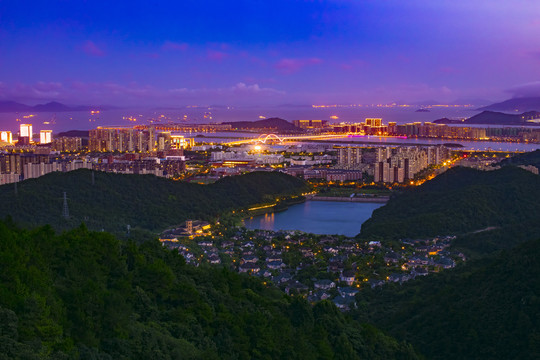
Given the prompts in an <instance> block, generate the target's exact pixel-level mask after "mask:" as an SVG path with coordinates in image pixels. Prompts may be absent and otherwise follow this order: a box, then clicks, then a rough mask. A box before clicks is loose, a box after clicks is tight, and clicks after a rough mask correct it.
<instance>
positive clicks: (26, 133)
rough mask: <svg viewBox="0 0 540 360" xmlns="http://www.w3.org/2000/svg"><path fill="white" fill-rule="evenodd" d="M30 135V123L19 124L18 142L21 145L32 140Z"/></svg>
mask: <svg viewBox="0 0 540 360" xmlns="http://www.w3.org/2000/svg"><path fill="white" fill-rule="evenodd" d="M32 136H33V133H32V124H21V126H20V128H19V140H18V142H19V143H20V144H21V145H29V144H30V143H31V142H32Z"/></svg>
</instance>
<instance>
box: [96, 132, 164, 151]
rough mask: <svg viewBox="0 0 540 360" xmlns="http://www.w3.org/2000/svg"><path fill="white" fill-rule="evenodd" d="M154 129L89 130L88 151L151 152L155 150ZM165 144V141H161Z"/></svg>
mask: <svg viewBox="0 0 540 360" xmlns="http://www.w3.org/2000/svg"><path fill="white" fill-rule="evenodd" d="M156 140H157V139H156V136H155V129H154V128H152V127H149V128H143V129H138V128H131V127H122V126H113V127H105V126H99V127H98V128H97V129H93V130H90V140H89V146H88V147H89V150H90V151H102V152H113V151H119V152H134V151H138V152H152V151H155V150H156ZM163 144H165V139H164V140H163Z"/></svg>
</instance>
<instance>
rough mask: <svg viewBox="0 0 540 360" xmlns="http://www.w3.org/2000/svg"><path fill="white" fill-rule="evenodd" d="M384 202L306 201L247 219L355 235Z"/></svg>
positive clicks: (252, 223) (253, 225) (273, 226)
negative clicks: (280, 210) (282, 209)
mask: <svg viewBox="0 0 540 360" xmlns="http://www.w3.org/2000/svg"><path fill="white" fill-rule="evenodd" d="M383 205H384V204H377V203H363V202H347V201H344V202H341V201H306V202H304V203H302V204H297V205H293V206H291V207H289V208H288V209H287V210H285V211H282V212H278V213H268V214H264V215H259V216H254V217H253V218H250V219H245V220H244V224H245V226H246V228H248V229H252V230H254V229H263V230H276V231H277V230H300V231H304V232H309V233H314V234H329V235H334V234H339V235H346V236H355V235H357V234H358V233H359V232H360V226H361V225H362V223H363V222H364V221H366V220H367V219H369V218H370V217H371V214H372V213H373V210H375V209H377V208H379V207H381V206H383Z"/></svg>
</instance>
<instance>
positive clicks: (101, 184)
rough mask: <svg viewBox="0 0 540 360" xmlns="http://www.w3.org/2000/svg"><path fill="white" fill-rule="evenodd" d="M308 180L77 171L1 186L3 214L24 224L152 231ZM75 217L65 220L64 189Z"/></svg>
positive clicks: (288, 191) (285, 191)
mask: <svg viewBox="0 0 540 360" xmlns="http://www.w3.org/2000/svg"><path fill="white" fill-rule="evenodd" d="M306 190H307V186H306V184H305V183H304V182H303V181H301V180H299V179H297V178H294V177H292V176H288V175H285V174H282V173H278V172H271V173H269V172H254V173H250V174H246V175H243V176H235V177H230V178H225V179H222V180H220V181H217V182H216V183H214V184H211V185H199V184H189V183H184V182H178V181H172V180H167V179H163V178H158V177H155V176H152V175H144V176H141V175H121V174H111V173H104V172H95V182H94V184H92V176H91V171H89V170H77V171H72V172H68V173H51V174H48V175H45V176H42V177H40V178H38V179H30V180H26V181H23V182H21V183H18V184H17V194H16V193H15V188H14V185H13V184H9V185H3V186H0V203H2V204H4V206H2V207H1V208H0V217H5V216H7V215H9V216H11V217H12V218H13V220H14V221H15V222H17V223H20V224H23V225H25V226H37V225H44V224H51V225H52V226H53V227H54V228H56V229H66V228H71V227H73V226H78V225H79V224H80V223H81V222H84V223H85V224H86V225H87V226H88V227H89V228H90V229H95V230H101V229H104V230H106V231H113V232H118V231H125V230H126V226H127V225H130V226H131V227H132V228H141V229H146V230H151V231H160V230H163V229H164V228H166V227H168V226H171V225H176V224H180V223H181V222H183V221H185V220H186V219H187V218H194V219H211V218H216V217H217V216H218V215H219V214H221V213H223V212H225V211H231V210H232V209H240V208H245V207H247V206H252V205H254V204H258V203H261V202H267V201H271V200H272V199H274V198H275V197H278V196H287V195H293V194H299V193H302V192H304V191H306ZM64 191H65V192H66V193H67V197H68V207H69V215H70V219H69V220H65V219H63V218H62V208H63V207H62V204H63V198H62V196H63V192H64Z"/></svg>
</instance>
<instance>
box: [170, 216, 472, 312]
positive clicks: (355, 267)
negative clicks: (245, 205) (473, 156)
mask: <svg viewBox="0 0 540 360" xmlns="http://www.w3.org/2000/svg"><path fill="white" fill-rule="evenodd" d="M192 226H193V225H192ZM203 227H204V231H206V233H202V231H203ZM221 230H222V231H220V230H217V231H214V232H211V230H210V229H209V226H208V225H207V224H198V225H197V226H196V228H193V229H192V231H194V232H197V231H198V233H197V234H198V235H202V234H205V235H206V236H197V237H193V236H191V237H190V236H179V237H175V236H171V235H170V233H169V235H168V236H167V235H164V236H162V237H161V239H160V241H161V242H162V243H163V245H164V246H166V247H168V248H169V249H177V250H178V252H179V253H180V254H181V255H182V256H183V257H184V258H185V260H186V262H187V263H188V264H191V265H194V266H208V265H210V266H224V267H228V268H231V269H234V270H235V271H238V272H239V273H246V274H249V275H251V276H258V277H260V278H261V279H262V280H263V282H264V284H269V283H272V284H274V285H275V286H277V287H279V288H280V289H282V290H283V291H284V292H285V293H286V294H288V295H292V296H302V297H305V298H306V299H307V300H308V301H310V302H311V303H315V302H317V301H321V300H325V299H329V300H331V301H332V302H333V303H334V304H335V305H336V306H337V307H338V308H340V309H341V310H350V309H352V308H355V306H356V301H355V295H356V294H357V293H358V292H359V291H361V290H362V289H364V288H368V287H369V288H375V287H378V286H384V285H385V284H387V283H397V284H402V283H404V282H406V281H409V280H412V279H415V278H416V277H418V276H426V275H429V274H430V273H434V272H439V271H441V270H443V269H449V268H453V267H455V266H456V264H457V263H459V262H463V261H465V260H466V259H465V256H464V255H463V254H461V253H457V252H453V251H449V249H448V248H449V246H450V244H451V241H452V240H453V239H455V236H444V237H443V236H438V237H433V238H430V239H422V240H420V239H402V240H400V241H399V242H397V243H392V244H391V245H384V243H382V242H381V241H367V242H363V243H362V242H358V241H357V240H356V239H355V238H350V237H346V236H343V235H316V234H309V233H304V232H300V231H269V230H248V229H246V228H244V227H239V228H235V229H230V230H225V229H221Z"/></svg>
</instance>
